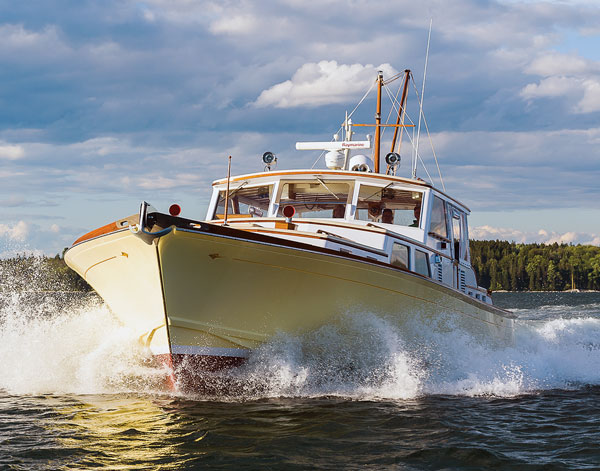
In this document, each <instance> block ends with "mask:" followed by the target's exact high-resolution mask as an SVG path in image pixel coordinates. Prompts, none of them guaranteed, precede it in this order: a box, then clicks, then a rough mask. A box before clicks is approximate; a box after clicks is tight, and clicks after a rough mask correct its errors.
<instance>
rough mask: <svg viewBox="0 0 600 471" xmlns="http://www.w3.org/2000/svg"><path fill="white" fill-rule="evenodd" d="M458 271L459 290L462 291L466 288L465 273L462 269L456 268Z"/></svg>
mask: <svg viewBox="0 0 600 471" xmlns="http://www.w3.org/2000/svg"><path fill="white" fill-rule="evenodd" d="M458 271H459V273H460V290H461V291H462V292H463V293H464V292H465V291H466V289H467V282H466V273H465V271H464V270H460V269H459V270H458Z"/></svg>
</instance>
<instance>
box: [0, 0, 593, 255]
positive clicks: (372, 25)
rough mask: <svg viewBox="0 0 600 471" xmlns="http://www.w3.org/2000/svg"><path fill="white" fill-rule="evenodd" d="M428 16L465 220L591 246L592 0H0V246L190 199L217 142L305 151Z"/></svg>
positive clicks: (36, 245)
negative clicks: (303, 144)
mask: <svg viewBox="0 0 600 471" xmlns="http://www.w3.org/2000/svg"><path fill="white" fill-rule="evenodd" d="M430 18H432V19H433V32H432V36H431V51H430V57H429V68H428V72H427V84H426V90H425V105H424V109H425V115H426V117H427V123H428V125H429V129H430V131H431V140H432V142H433V146H434V148H435V151H436V154H437V156H438V158H439V161H440V165H441V169H442V175H443V177H444V182H445V184H446V188H447V189H448V192H449V193H451V194H452V195H454V196H456V197H457V198H458V199H460V200H462V201H464V202H465V203H466V204H467V205H468V206H469V207H470V208H471V209H472V211H473V213H472V216H471V220H470V222H471V226H472V228H471V235H472V236H475V237H479V238H502V239H509V240H516V241H519V242H533V241H538V242H553V241H564V242H570V243H593V244H596V245H600V204H599V201H600V185H599V183H598V182H599V181H600V158H599V157H600V145H599V144H600V26H598V25H600V6H598V5H597V3H596V2H591V1H587V2H586V1H580V2H564V1H561V2H558V1H554V2H552V1H549V2H534V1H522V2H520V1H475V0H457V1H452V2H447V1H442V0H438V1H424V2H414V1H403V0H400V1H393V2H385V4H382V3H381V2H375V1H367V0H344V1H338V0H322V1H320V2H307V1H300V0H285V1H279V2H273V1H269V0H265V1H260V2H258V1H214V2H213V1H194V0H147V1H129V0H118V1H117V0H105V1H102V2H99V1H86V0H77V1H75V0H71V1H67V0H63V1H59V0H55V1H48V0H45V1H28V2H14V1H8V0H0V181H1V182H2V185H1V186H0V214H1V216H2V217H1V221H0V254H9V253H13V252H15V251H19V250H24V249H27V250H39V251H42V252H44V253H47V254H55V253H57V252H60V251H62V249H63V248H64V247H67V246H69V245H70V244H71V243H72V242H73V240H75V239H76V238H77V237H78V236H79V235H81V234H82V233H84V232H87V231H88V230H91V229H93V228H95V227H98V226H100V225H104V224H106V223H107V222H110V221H112V220H115V219H117V218H119V217H122V216H125V215H129V214H133V213H135V212H137V208H138V206H139V203H140V201H141V200H147V201H150V202H151V203H152V204H154V205H155V206H156V207H158V208H159V209H163V210H166V209H167V208H168V205H169V204H171V203H172V202H178V203H180V204H181V206H182V207H183V215H184V216H187V217H190V218H202V217H204V212H205V210H206V205H207V202H208V198H209V195H210V182H211V181H212V180H214V179H216V178H221V177H223V176H224V175H225V173H226V163H227V160H226V158H227V156H228V155H230V154H231V155H232V156H233V171H234V173H242V172H251V171H259V170H261V168H262V166H261V163H260V156H261V155H262V153H263V152H264V151H266V150H271V151H274V152H275V153H277V154H278V157H279V168H294V167H310V166H311V165H312V163H313V161H314V160H315V158H316V155H315V154H314V153H311V152H297V151H295V150H294V145H295V142H296V141H299V140H329V139H330V138H331V135H332V134H333V133H334V132H335V131H336V130H337V127H338V126H339V123H340V122H341V121H342V120H343V116H344V112H345V111H346V110H351V109H352V108H353V107H354V105H355V104H356V103H357V102H358V100H359V99H360V98H361V97H362V95H363V93H364V92H365V91H366V89H367V88H368V85H369V83H370V80H372V79H373V78H374V74H375V71H376V70H377V69H379V68H382V69H384V70H385V71H386V72H389V73H392V72H393V71H402V70H404V69H405V68H410V69H411V70H412V71H413V74H414V77H415V80H416V84H417V86H418V88H419V89H420V86H421V80H422V76H423V66H424V60H425V49H426V41H427V29H428V26H429V20H430ZM398 85H399V83H398V82H395V84H392V86H391V87H397V86H398ZM396 90H397V89H396V88H391V90H390V91H391V92H392V93H395V92H396ZM411 93H412V94H411V95H409V112H410V111H411V109H410V106H412V116H413V117H414V119H416V118H417V112H416V98H415V95H414V93H413V92H411ZM386 105H387V103H384V111H385V110H388V109H389V108H385V106H386ZM373 111H374V96H372V97H370V98H369V99H368V100H367V101H365V103H364V104H363V106H362V107H361V108H360V109H359V111H358V112H357V115H356V121H362V122H370V121H371V120H372V119H373V118H372V117H373ZM358 138H361V137H360V136H358ZM387 138H389V136H387ZM420 150H421V153H422V157H423V160H424V161H425V163H426V165H427V168H428V170H429V172H430V173H431V175H432V176H434V177H435V176H436V175H437V171H436V170H435V164H434V163H433V159H432V152H431V146H430V145H429V141H428V139H427V137H426V136H425V138H424V139H423V140H422V141H421V147H420ZM409 155H410V152H409V151H408V150H406V149H405V151H404V152H403V159H404V163H405V164H404V165H403V167H402V169H401V173H402V172H405V173H406V174H408V172H409V170H408V167H409V166H408V165H406V161H407V160H408V157H409ZM420 175H421V176H422V177H424V178H427V175H426V174H425V172H424V171H422V170H420ZM434 183H435V184H439V181H438V179H437V178H434Z"/></svg>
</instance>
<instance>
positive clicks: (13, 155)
mask: <svg viewBox="0 0 600 471" xmlns="http://www.w3.org/2000/svg"><path fill="white" fill-rule="evenodd" d="M24 156H25V150H24V149H23V147H21V146H13V145H0V159H6V160H17V159H21V158H23V157H24Z"/></svg>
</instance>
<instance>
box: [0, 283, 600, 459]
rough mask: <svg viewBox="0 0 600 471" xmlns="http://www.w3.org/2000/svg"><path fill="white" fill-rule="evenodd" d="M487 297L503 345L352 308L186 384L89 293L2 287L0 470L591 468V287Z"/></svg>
mask: <svg viewBox="0 0 600 471" xmlns="http://www.w3.org/2000/svg"><path fill="white" fill-rule="evenodd" d="M494 299H495V302H496V304H497V305H499V306H501V307H504V308H507V309H511V310H513V311H514V312H515V313H516V314H517V315H518V317H519V318H518V321H517V327H516V339H515V345H514V346H510V347H506V346H498V345H487V344H486V343H485V342H481V341H480V340H477V339H475V338H471V337H469V335H467V334H465V333H464V332H461V331H459V330H453V329H450V330H448V329H443V328H442V329H440V331H436V329H435V328H434V327H435V326H412V330H411V329H407V330H403V331H399V330H398V329H395V328H394V327H393V325H392V323H391V322H390V321H389V319H386V318H385V317H382V316H378V315H377V314H376V313H371V312H353V313H348V315H347V316H346V318H345V319H344V322H343V323H339V324H336V325H331V326H325V327H323V328H322V329H319V330H318V331H316V332H312V333H310V334H307V335H304V336H302V337H292V336H287V337H286V336H279V337H277V338H276V339H274V340H273V341H272V342H270V343H269V344H268V345H266V346H265V347H264V348H262V349H260V350H259V351H257V352H256V353H255V354H254V356H253V357H252V358H251V360H250V362H249V364H248V365H246V366H244V367H243V368H241V369H240V370H238V371H237V372H236V373H235V376H236V378H237V379H238V380H243V383H244V384H245V385H247V386H245V388H243V389H242V390H241V391H237V392H236V393H235V394H230V395H224V396H203V395H200V394H196V393H169V392H167V391H165V390H164V389H163V387H162V385H163V382H162V379H163V378H164V376H165V374H166V372H165V371H164V370H163V369H162V368H158V367H155V366H152V364H151V363H149V361H148V360H149V358H148V353H147V352H145V351H143V350H142V349H140V347H138V346H137V342H136V339H135V337H134V336H133V335H132V334H131V332H129V331H127V330H126V329H125V328H123V327H122V326H120V325H119V324H118V322H116V321H115V319H114V318H113V317H112V315H111V313H110V312H109V310H108V309H107V308H106V307H105V306H104V305H103V304H102V303H101V302H100V301H99V299H98V298H97V297H95V296H94V295H83V294H77V293H43V292H35V291H32V292H27V293H23V292H14V291H11V290H10V289H8V290H6V289H5V290H4V291H2V292H0V470H4V469H6V470H62V469H92V468H101V469H115V470H117V469H118V470H129V469H144V470H148V469H164V470H178V469H182V470H183V469H227V470H233V469H248V470H253V469H256V470H266V469H267V470H268V469H273V470H280V469H281V470H304V469H323V470H325V469H335V470H339V469H344V470H347V469H350V470H352V469H360V470H363V469H377V470H379V469H394V470H439V469H444V470H458V469H461V470H466V469H469V470H485V469H494V470H562V469H573V470H575V469H576V470H584V469H600V446H599V443H600V293H497V294H496V295H495V297H494ZM451 314H452V313H449V315H450V316H451ZM445 325H446V326H447V325H449V324H445ZM417 334H419V335H417ZM417 337H419V340H415V339H416V338H417ZM349 339H350V340H349Z"/></svg>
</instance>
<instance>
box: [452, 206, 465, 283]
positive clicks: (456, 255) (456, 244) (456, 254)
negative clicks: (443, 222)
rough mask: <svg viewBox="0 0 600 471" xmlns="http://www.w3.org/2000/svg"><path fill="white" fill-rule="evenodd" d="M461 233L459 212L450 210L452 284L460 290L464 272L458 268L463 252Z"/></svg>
mask: <svg viewBox="0 0 600 471" xmlns="http://www.w3.org/2000/svg"><path fill="white" fill-rule="evenodd" d="M463 244H464V241H463V233H462V224H461V221H460V213H459V212H458V211H457V210H455V209H453V210H452V265H453V266H454V268H453V270H452V271H453V275H454V276H453V286H454V287H455V288H456V289H460V290H462V288H463V286H464V273H463V272H462V270H461V269H460V265H459V261H460V259H461V254H462V252H463Z"/></svg>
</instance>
